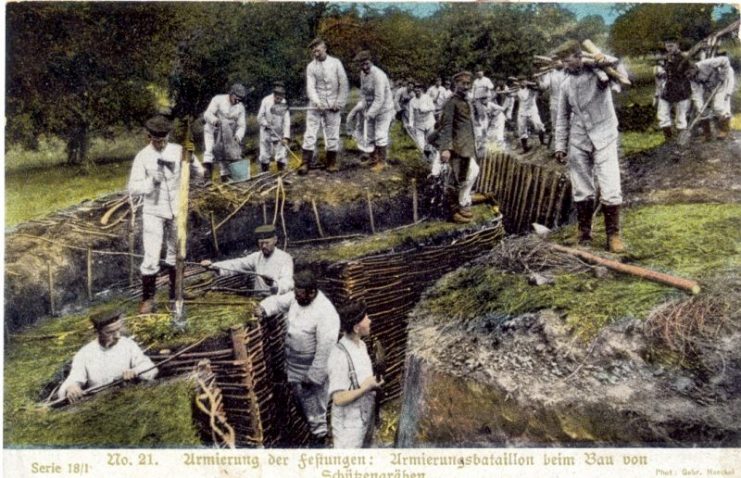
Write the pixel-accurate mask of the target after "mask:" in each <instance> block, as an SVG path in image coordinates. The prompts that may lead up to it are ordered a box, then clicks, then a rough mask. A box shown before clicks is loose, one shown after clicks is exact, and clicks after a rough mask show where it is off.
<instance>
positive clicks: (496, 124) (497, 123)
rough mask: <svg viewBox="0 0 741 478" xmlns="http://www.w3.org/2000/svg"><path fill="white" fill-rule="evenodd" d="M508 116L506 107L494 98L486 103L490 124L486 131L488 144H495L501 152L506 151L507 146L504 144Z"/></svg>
mask: <svg viewBox="0 0 741 478" xmlns="http://www.w3.org/2000/svg"><path fill="white" fill-rule="evenodd" d="M506 114H507V108H506V106H503V105H500V104H499V103H497V101H496V100H495V98H494V97H492V99H490V100H489V101H487V102H486V115H487V117H488V120H487V122H488V124H489V127H488V128H487V130H486V143H487V144H488V143H492V142H493V143H494V144H496V145H497V147H498V148H499V149H500V150H504V149H506V144H505V142H504V125H505V120H506ZM481 157H483V156H481Z"/></svg>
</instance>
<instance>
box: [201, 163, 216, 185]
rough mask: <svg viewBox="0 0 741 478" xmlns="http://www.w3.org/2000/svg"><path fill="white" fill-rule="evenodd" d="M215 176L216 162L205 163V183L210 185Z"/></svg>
mask: <svg viewBox="0 0 741 478" xmlns="http://www.w3.org/2000/svg"><path fill="white" fill-rule="evenodd" d="M213 177H214V163H203V185H204V186H210V185H211V181H213Z"/></svg>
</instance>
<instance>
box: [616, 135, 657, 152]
mask: <svg viewBox="0 0 741 478" xmlns="http://www.w3.org/2000/svg"><path fill="white" fill-rule="evenodd" d="M662 144H664V134H663V133H661V132H659V131H648V132H639V131H623V132H622V133H620V147H621V148H622V152H623V156H630V155H632V154H636V153H640V152H642V151H648V150H650V149H654V148H658V147H659V146H661V145H662Z"/></svg>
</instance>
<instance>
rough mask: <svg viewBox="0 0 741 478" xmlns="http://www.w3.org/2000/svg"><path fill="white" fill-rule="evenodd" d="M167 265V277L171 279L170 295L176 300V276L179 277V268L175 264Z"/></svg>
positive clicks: (171, 298)
mask: <svg viewBox="0 0 741 478" xmlns="http://www.w3.org/2000/svg"><path fill="white" fill-rule="evenodd" d="M165 267H166V268H167V278H168V279H169V281H170V283H169V285H170V289H169V290H170V292H169V297H170V300H175V298H176V297H177V290H176V288H175V283H176V281H177V279H176V277H177V268H175V266H171V265H167V266H165Z"/></svg>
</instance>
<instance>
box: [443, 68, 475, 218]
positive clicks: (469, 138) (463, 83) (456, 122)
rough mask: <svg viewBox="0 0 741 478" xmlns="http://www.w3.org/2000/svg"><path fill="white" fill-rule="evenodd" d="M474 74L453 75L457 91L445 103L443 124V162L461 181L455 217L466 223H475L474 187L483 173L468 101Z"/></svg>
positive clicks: (452, 205) (454, 202) (452, 215)
mask: <svg viewBox="0 0 741 478" xmlns="http://www.w3.org/2000/svg"><path fill="white" fill-rule="evenodd" d="M471 79H472V75H471V73H470V72H468V71H462V72H460V73H458V74H456V75H455V76H454V77H453V81H454V82H455V93H454V94H453V96H452V97H451V98H450V99H449V100H448V101H447V103H445V106H444V107H443V112H442V116H441V117H440V126H439V130H438V131H439V138H438V144H439V151H440V152H441V153H440V161H441V162H442V163H443V164H445V163H450V166H451V168H452V169H453V174H455V177H456V179H457V181H458V197H457V198H456V199H457V200H454V201H451V211H450V212H451V219H452V221H453V222H457V223H459V224H465V223H468V222H471V219H472V218H473V213H472V212H471V190H472V189H473V184H474V182H475V181H476V177H477V176H478V175H479V166H478V164H477V163H476V138H475V135H474V131H473V108H472V106H471V104H470V103H469V102H468V100H466V94H467V93H468V91H469V90H470V89H471Z"/></svg>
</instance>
